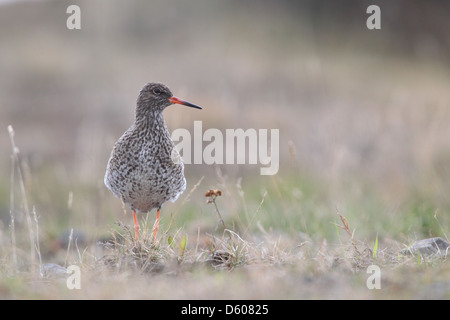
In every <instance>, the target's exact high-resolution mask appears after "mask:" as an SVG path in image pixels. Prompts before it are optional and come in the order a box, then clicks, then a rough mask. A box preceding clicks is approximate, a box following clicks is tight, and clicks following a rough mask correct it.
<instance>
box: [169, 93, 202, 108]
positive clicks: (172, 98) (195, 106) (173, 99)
mask: <svg viewBox="0 0 450 320" xmlns="http://www.w3.org/2000/svg"><path fill="white" fill-rule="evenodd" d="M169 101H170V102H172V103H176V104H182V105H184V106H188V107H191V108H197V109H202V107H199V106H197V105H195V104H193V103H190V102H187V101H184V100H181V99H180V98H177V97H175V96H173V97H171V98H169Z"/></svg>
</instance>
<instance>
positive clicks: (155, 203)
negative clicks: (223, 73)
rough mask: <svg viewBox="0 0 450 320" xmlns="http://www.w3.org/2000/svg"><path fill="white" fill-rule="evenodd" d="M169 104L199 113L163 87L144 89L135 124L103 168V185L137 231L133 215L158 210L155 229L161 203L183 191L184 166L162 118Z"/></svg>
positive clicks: (160, 85) (161, 85)
mask: <svg viewBox="0 0 450 320" xmlns="http://www.w3.org/2000/svg"><path fill="white" fill-rule="evenodd" d="M173 103H178V104H183V105H186V106H190V107H195V108H199V109H201V108H200V107H198V106H196V105H193V104H191V103H189V102H186V101H183V100H181V99H178V98H176V97H174V96H173V95H172V93H171V92H170V90H169V88H167V87H166V86H165V85H163V84H160V83H148V84H147V85H145V86H144V88H143V89H142V90H141V91H140V93H139V97H138V99H137V104H136V116H135V121H134V123H133V125H132V126H131V127H130V128H129V129H128V130H127V131H126V132H125V133H124V134H123V135H122V136H121V137H120V138H119V140H117V142H116V144H115V145H114V148H113V150H112V152H111V157H110V159H109V162H108V165H107V168H106V174H105V185H106V186H107V187H108V189H110V190H111V191H112V193H113V194H114V195H115V196H116V197H118V198H120V199H122V201H123V202H124V203H125V204H127V205H128V206H129V207H130V208H131V209H132V210H133V214H134V218H135V228H136V229H137V231H138V230H139V225H136V223H137V219H136V216H135V212H136V211H137V212H144V213H145V212H149V211H151V210H152V209H158V216H157V221H156V223H155V225H156V224H157V223H159V210H160V209H161V206H162V205H163V204H164V202H166V201H168V200H171V201H175V200H176V199H177V198H178V197H179V196H180V194H181V193H183V191H184V190H185V189H186V179H185V178H184V165H183V162H182V159H181V157H180V156H179V154H178V152H177V150H176V149H175V145H174V143H173V141H172V139H171V137H170V133H169V131H168V129H167V126H166V123H165V121H164V118H163V114H162V112H163V110H164V109H165V108H166V107H168V106H169V105H171V104H173ZM137 231H136V238H137V236H138V232H137ZM156 232H157V228H156ZM156 232H155V239H156Z"/></svg>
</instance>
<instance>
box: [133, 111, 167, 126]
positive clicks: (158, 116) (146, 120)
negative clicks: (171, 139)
mask: <svg viewBox="0 0 450 320" xmlns="http://www.w3.org/2000/svg"><path fill="white" fill-rule="evenodd" d="M140 111H141V110H139V109H136V115H135V121H134V123H135V125H136V126H138V127H146V128H152V127H160V128H165V127H166V123H165V121H164V117H163V114H162V111H159V110H146V111H145V112H140Z"/></svg>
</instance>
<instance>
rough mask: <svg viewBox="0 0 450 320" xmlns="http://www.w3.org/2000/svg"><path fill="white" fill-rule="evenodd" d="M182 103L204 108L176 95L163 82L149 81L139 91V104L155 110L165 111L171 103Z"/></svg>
mask: <svg viewBox="0 0 450 320" xmlns="http://www.w3.org/2000/svg"><path fill="white" fill-rule="evenodd" d="M175 103H176V104H182V105H185V106H188V107H192V108H197V109H202V108H201V107H199V106H197V105H195V104H192V103H190V102H187V101H184V100H181V99H180V98H177V97H175V96H174V95H173V94H172V92H171V91H170V89H169V88H168V87H167V86H165V85H164V84H162V83H156V82H151V83H147V84H146V85H145V86H144V87H143V88H142V90H141V91H140V92H139V97H138V100H137V105H138V108H139V107H143V108H146V109H151V110H153V111H163V110H164V109H165V108H166V107H168V106H170V105H171V104H175Z"/></svg>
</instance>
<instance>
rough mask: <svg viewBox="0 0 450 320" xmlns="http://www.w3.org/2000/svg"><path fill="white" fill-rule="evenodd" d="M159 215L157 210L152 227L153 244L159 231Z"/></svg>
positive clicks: (159, 211)
mask: <svg viewBox="0 0 450 320" xmlns="http://www.w3.org/2000/svg"><path fill="white" fill-rule="evenodd" d="M160 213H161V210H160V209H158V213H157V214H156V221H155V224H154V226H153V236H154V239H153V243H156V235H157V234H158V230H159V214H160Z"/></svg>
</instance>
